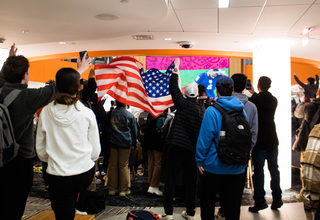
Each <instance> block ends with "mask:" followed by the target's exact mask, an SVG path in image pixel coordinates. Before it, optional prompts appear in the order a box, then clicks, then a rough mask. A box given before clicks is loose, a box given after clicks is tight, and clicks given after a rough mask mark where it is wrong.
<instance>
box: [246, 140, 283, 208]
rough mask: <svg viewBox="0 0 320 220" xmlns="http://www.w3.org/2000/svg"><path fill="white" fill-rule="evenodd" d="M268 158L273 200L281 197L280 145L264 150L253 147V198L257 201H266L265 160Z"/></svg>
mask: <svg viewBox="0 0 320 220" xmlns="http://www.w3.org/2000/svg"><path fill="white" fill-rule="evenodd" d="M265 160H267V162H268V169H269V172H270V176H271V182H270V188H271V190H272V198H273V201H275V200H277V199H281V193H282V191H281V188H280V172H279V169H278V147H277V146H274V147H273V148H272V149H269V150H263V149H256V148H253V151H252V162H253V167H254V174H253V177H252V179H253V186H254V195H253V199H254V201H255V203H263V202H265V201H266V200H265V198H264V196H265V195H266V192H265V190H264V170H263V167H264V162H265Z"/></svg>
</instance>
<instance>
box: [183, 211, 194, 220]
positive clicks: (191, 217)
mask: <svg viewBox="0 0 320 220" xmlns="http://www.w3.org/2000/svg"><path fill="white" fill-rule="evenodd" d="M181 216H182V217H183V218H185V219H188V220H194V216H190V215H188V214H187V212H186V211H182V213H181Z"/></svg>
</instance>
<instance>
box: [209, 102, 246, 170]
mask: <svg viewBox="0 0 320 220" xmlns="http://www.w3.org/2000/svg"><path fill="white" fill-rule="evenodd" d="M213 106H214V107H215V108H216V109H217V110H218V111H219V112H220V113H221V114H222V122H221V131H220V137H219V144H218V145H217V143H215V145H216V147H217V152H218V157H219V159H220V160H221V161H222V162H223V163H226V164H230V165H245V164H248V161H249V159H250V150H251V135H252V134H251V132H250V126H249V122H248V121H247V119H246V117H245V116H244V114H243V111H242V110H240V111H239V110H230V111H226V110H225V109H224V108H222V107H221V106H220V105H218V104H216V103H215V104H213ZM213 140H214V139H213ZM214 141H215V140H214Z"/></svg>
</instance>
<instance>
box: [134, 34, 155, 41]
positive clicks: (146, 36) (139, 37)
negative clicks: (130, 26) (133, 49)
mask: <svg viewBox="0 0 320 220" xmlns="http://www.w3.org/2000/svg"><path fill="white" fill-rule="evenodd" d="M132 37H133V39H135V40H154V36H153V35H144V34H140V35H132Z"/></svg>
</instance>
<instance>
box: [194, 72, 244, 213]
mask: <svg viewBox="0 0 320 220" xmlns="http://www.w3.org/2000/svg"><path fill="white" fill-rule="evenodd" d="M233 87H234V82H233V80H232V79H231V78H230V77H228V76H219V77H218V78H217V82H216V90H217V96H218V98H217V100H216V103H217V104H218V105H219V106H221V107H222V108H224V109H225V110H227V111H229V110H232V109H235V110H243V108H244V105H243V104H242V102H241V101H240V100H239V99H238V98H237V97H232V96H231V94H232V91H233ZM243 114H244V115H245V117H247V115H246V113H245V111H244V112H243ZM221 120H222V115H221V113H220V112H219V110H218V109H216V108H215V107H213V106H209V107H208V108H207V110H206V112H205V115H204V118H203V121H202V124H201V128H200V132H199V137H198V141H197V148H196V155H195V158H196V162H197V164H198V168H199V171H200V174H201V176H200V184H201V192H200V209H201V218H202V219H214V218H215V217H214V209H213V208H212V207H214V206H215V200H216V194H217V192H219V194H220V201H227V202H223V204H225V205H224V212H225V216H226V219H239V218H240V207H241V199H242V194H243V188H244V184H245V177H246V172H245V171H246V167H247V165H229V164H226V163H223V162H222V161H221V160H220V159H219V158H218V152H217V146H216V144H215V143H219V134H220V130H221Z"/></svg>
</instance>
